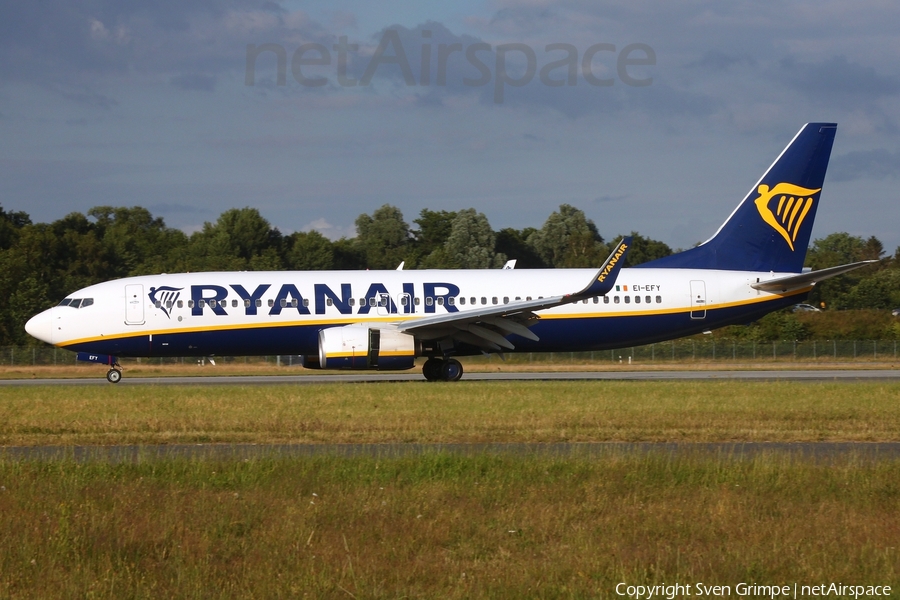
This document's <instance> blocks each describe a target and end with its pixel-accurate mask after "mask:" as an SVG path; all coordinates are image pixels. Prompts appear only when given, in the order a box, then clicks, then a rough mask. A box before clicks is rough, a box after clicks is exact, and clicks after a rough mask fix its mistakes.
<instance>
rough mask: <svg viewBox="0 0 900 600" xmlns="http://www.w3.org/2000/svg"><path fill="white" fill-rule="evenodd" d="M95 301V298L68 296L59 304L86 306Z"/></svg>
mask: <svg viewBox="0 0 900 600" xmlns="http://www.w3.org/2000/svg"><path fill="white" fill-rule="evenodd" d="M93 303H94V299H93V298H66V299H64V300H63V301H62V302H60V303H59V304H57V306H69V307H71V308H84V307H86V306H90V305H92V304H93Z"/></svg>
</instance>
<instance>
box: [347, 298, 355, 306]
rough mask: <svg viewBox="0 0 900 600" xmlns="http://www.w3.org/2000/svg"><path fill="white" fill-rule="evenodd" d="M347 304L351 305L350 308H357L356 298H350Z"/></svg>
mask: <svg viewBox="0 0 900 600" xmlns="http://www.w3.org/2000/svg"><path fill="white" fill-rule="evenodd" d="M347 303H348V304H350V306H356V298H350V300H348V301H347Z"/></svg>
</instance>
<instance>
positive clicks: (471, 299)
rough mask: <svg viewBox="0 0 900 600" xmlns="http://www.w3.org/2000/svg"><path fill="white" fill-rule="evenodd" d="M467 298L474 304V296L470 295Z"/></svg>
mask: <svg viewBox="0 0 900 600" xmlns="http://www.w3.org/2000/svg"><path fill="white" fill-rule="evenodd" d="M469 300H470V301H471V303H472V305H474V304H475V296H472V297H471V298H469Z"/></svg>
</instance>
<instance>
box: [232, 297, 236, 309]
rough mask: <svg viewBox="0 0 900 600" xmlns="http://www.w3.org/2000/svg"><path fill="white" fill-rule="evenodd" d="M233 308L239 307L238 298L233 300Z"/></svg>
mask: <svg viewBox="0 0 900 600" xmlns="http://www.w3.org/2000/svg"><path fill="white" fill-rule="evenodd" d="M231 308H237V300H236V299H235V300H232V301H231Z"/></svg>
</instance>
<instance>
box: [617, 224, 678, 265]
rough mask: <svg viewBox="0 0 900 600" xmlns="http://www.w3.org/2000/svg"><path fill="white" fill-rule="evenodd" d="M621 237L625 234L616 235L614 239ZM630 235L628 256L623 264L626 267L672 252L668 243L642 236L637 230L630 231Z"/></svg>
mask: <svg viewBox="0 0 900 600" xmlns="http://www.w3.org/2000/svg"><path fill="white" fill-rule="evenodd" d="M623 237H625V236H623V235H619V236H616V237H615V240H616V241H618V240H621V239H622V238H623ZM631 237H632V238H633V239H632V241H631V250H629V251H628V256H627V258H626V259H625V265H624V266H626V267H633V266H635V265H639V264H642V263H645V262H650V261H651V260H656V259H657V258H663V257H666V256H669V255H670V254H672V249H671V248H670V247H669V246H668V244H665V243H663V242H660V241H657V240H653V239H650V238H648V237H644V236H642V235H641V234H639V233H638V232H637V231H632V232H631Z"/></svg>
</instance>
